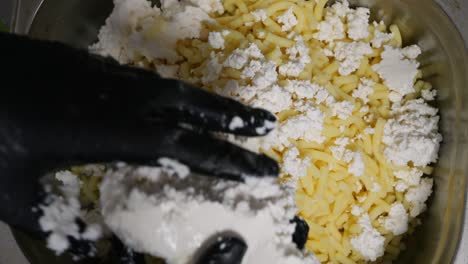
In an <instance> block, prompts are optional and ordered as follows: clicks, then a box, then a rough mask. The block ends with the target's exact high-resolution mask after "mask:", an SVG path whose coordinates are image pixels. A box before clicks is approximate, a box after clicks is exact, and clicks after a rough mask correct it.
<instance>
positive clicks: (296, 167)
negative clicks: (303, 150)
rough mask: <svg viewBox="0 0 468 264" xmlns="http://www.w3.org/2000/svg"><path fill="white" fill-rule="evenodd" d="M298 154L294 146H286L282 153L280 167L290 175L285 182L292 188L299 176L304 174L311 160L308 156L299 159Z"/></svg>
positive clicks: (294, 186)
mask: <svg viewBox="0 0 468 264" xmlns="http://www.w3.org/2000/svg"><path fill="white" fill-rule="evenodd" d="M299 155H300V153H299V150H298V149H297V148H296V147H294V146H290V147H288V150H287V151H285V153H284V155H283V166H282V168H283V170H284V173H285V174H287V175H289V176H291V177H290V178H288V181H287V182H288V184H289V185H290V186H291V187H292V188H296V186H297V181H298V180H299V178H301V177H303V176H305V175H306V173H307V168H308V167H309V165H310V162H311V160H310V158H309V157H306V158H304V159H301V158H300V157H299Z"/></svg>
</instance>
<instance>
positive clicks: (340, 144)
mask: <svg viewBox="0 0 468 264" xmlns="http://www.w3.org/2000/svg"><path fill="white" fill-rule="evenodd" d="M348 144H349V138H347V137H341V138H337V139H336V140H335V144H334V145H333V146H331V147H330V148H329V149H330V151H331V153H332V155H333V157H334V158H335V159H337V160H343V159H345V160H346V162H350V161H351V160H352V155H353V152H352V151H351V150H349V149H347V148H346V146H348Z"/></svg>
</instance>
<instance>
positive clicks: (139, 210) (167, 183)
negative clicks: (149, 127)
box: [100, 167, 318, 264]
mask: <svg viewBox="0 0 468 264" xmlns="http://www.w3.org/2000/svg"><path fill="white" fill-rule="evenodd" d="M146 177H147V178H149V179H150V181H147V182H146V183H141V179H144V178H146ZM100 191H101V200H100V202H101V206H102V214H103V217H104V220H105V223H106V224H107V226H108V227H109V228H110V229H111V230H112V231H113V232H114V233H115V234H116V235H117V236H118V237H119V238H120V239H121V240H122V241H123V242H124V243H125V244H126V245H128V246H129V247H130V248H132V249H133V250H135V251H138V252H144V253H150V254H152V255H155V256H160V257H163V258H165V259H166V261H167V262H168V263H187V262H189V261H190V260H192V258H193V256H194V255H195V254H196V252H197V250H198V249H199V248H200V246H202V245H203V243H204V242H206V241H207V240H209V239H210V238H212V237H213V236H216V235H217V234H221V233H224V232H234V233H236V234H238V235H239V236H240V237H242V239H243V240H244V241H245V242H246V244H247V245H248V249H247V252H246V255H245V256H244V259H243V262H242V263H272V264H273V263H278V264H288V263H318V262H317V261H316V260H315V258H313V257H312V256H308V257H306V258H304V256H303V253H302V252H301V251H299V250H298V249H297V248H296V245H295V244H294V243H293V242H292V234H293V232H294V228H295V225H294V224H291V223H290V222H289V221H290V219H292V218H293V217H294V215H295V212H296V210H295V206H294V201H293V195H292V193H290V191H289V190H286V189H284V188H283V187H280V185H278V184H277V183H276V179H274V178H263V179H257V178H253V177H246V180H245V183H238V182H229V181H224V180H216V179H212V178H209V177H205V176H195V175H191V176H189V177H178V176H177V175H174V174H170V173H169V174H168V173H166V172H165V170H164V168H153V170H152V169H151V168H148V167H146V168H145V169H144V170H142V169H133V168H131V167H124V168H120V169H118V170H116V171H111V172H109V173H108V174H107V175H106V176H105V177H104V180H103V183H102V184H101V187H100Z"/></svg>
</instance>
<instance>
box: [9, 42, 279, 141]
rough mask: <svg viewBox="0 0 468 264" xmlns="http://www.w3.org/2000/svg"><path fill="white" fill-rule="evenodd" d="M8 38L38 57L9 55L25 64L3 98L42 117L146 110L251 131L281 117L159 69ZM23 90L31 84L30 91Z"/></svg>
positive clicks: (119, 116) (261, 131)
mask: <svg viewBox="0 0 468 264" xmlns="http://www.w3.org/2000/svg"><path fill="white" fill-rule="evenodd" d="M2 41H3V42H2V44H4V45H6V47H12V48H13V49H15V50H22V52H21V54H20V56H21V58H30V57H33V58H36V59H35V60H34V64H33V66H34V67H26V68H25V67H23V65H22V64H21V63H20V61H22V60H21V58H17V57H16V56H7V60H6V61H7V62H9V63H11V65H10V64H9V65H10V67H9V68H13V69H22V70H21V71H20V72H18V71H12V72H7V73H8V74H7V75H8V77H9V78H11V79H15V81H16V82H17V84H18V85H17V88H16V89H15V90H14V91H12V90H11V89H6V90H5V91H2V93H3V94H2V97H1V98H0V100H2V98H6V99H5V100H4V101H1V102H2V104H11V105H10V106H9V107H10V108H11V107H12V106H16V107H18V108H27V110H29V109H31V110H33V111H35V112H38V115H39V116H44V113H42V112H41V111H46V112H47V114H48V115H50V114H55V115H57V116H62V117H70V116H75V117H78V118H92V117H93V116H97V115H98V116H100V117H101V119H103V120H102V121H103V122H104V121H107V122H109V120H110V121H111V122H118V121H119V120H120V121H121V120H123V119H137V118H139V116H136V114H143V115H144V116H143V117H146V118H150V119H158V120H164V121H171V120H172V121H173V122H184V123H187V124H191V125H193V126H196V127H199V128H203V129H206V130H211V131H220V132H230V133H234V134H238V135H245V136H257V135H265V134H266V133H268V132H269V131H270V130H272V129H273V128H274V122H275V121H276V118H275V117H274V115H273V114H271V113H269V112H267V111H265V110H262V109H253V108H250V107H247V106H245V105H243V104H241V103H239V102H236V101H234V100H231V99H228V98H224V97H221V96H218V95H215V94H213V93H210V92H207V91H204V90H202V89H199V88H197V87H193V86H191V85H188V84H185V83H182V82H179V81H176V80H170V79H163V78H161V77H159V76H158V75H157V74H155V73H154V72H150V71H147V70H144V69H140V68H136V67H130V66H122V65H119V63H118V62H116V61H115V60H113V59H111V58H104V57H101V56H97V55H91V54H89V53H88V52H87V51H85V50H79V49H75V48H72V47H70V46H67V45H64V44H61V43H57V42H48V41H39V40H31V39H28V38H26V37H22V36H16V35H2ZM38 68H39V69H47V72H51V73H54V75H53V76H44V71H38V70H37V69H38ZM10 75H13V76H15V77H16V75H19V76H18V78H13V77H12V76H10ZM24 76H28V78H24ZM48 77H50V78H48ZM31 84H34V85H41V84H42V85H44V86H46V87H47V89H45V90H44V89H27V87H30V85H31ZM18 89H20V90H21V89H25V90H24V92H27V93H28V96H26V97H25V96H24V93H22V92H18ZM26 89H27V90H26ZM12 98H16V100H12ZM18 104H21V105H20V106H18ZM44 108H45V109H44ZM59 109H60V110H59ZM27 112H30V111H27Z"/></svg>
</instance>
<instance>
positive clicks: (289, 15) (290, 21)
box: [278, 7, 298, 31]
mask: <svg viewBox="0 0 468 264" xmlns="http://www.w3.org/2000/svg"><path fill="white" fill-rule="evenodd" d="M278 23H280V24H283V26H282V27H281V30H282V31H289V30H291V29H292V28H293V27H294V26H295V25H297V23H298V22H297V18H296V16H295V15H294V12H293V8H292V7H290V8H289V9H288V10H287V11H286V12H284V14H282V15H281V16H279V17H278Z"/></svg>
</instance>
